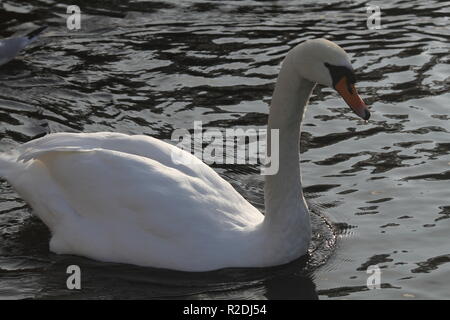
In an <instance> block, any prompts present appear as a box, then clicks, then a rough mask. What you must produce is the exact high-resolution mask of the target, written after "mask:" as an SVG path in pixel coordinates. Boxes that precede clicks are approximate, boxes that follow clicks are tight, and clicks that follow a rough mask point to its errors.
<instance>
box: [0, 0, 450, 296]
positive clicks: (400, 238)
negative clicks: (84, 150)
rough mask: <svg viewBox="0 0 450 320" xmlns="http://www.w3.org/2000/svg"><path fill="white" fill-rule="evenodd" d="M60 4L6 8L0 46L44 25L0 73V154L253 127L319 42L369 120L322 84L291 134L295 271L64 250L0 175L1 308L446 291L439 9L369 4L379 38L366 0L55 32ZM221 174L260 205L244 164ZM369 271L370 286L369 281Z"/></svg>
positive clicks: (95, 20) (136, 5) (240, 6)
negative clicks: (168, 264)
mask: <svg viewBox="0 0 450 320" xmlns="http://www.w3.org/2000/svg"><path fill="white" fill-rule="evenodd" d="M65 4H67V5H69V4H71V3H69V2H67V1H63V2H56V1H41V0H32V1H28V2H27V3H26V4H24V3H23V2H22V1H18V0H12V1H8V2H5V3H3V8H4V10H3V11H2V12H1V13H0V16H1V18H2V19H0V37H2V38H4V37H7V36H10V35H12V34H13V33H17V34H20V33H24V32H26V31H27V30H29V29H31V28H32V27H34V26H37V25H43V24H46V25H49V29H48V32H46V34H45V35H44V36H43V37H42V38H41V40H40V41H39V42H38V43H35V44H34V45H33V46H31V47H30V48H29V49H28V50H26V53H25V54H23V55H22V56H21V57H19V58H18V59H15V60H14V61H12V62H11V63H9V64H7V65H4V66H2V67H1V68H0V123H1V124H0V141H1V142H0V150H2V151H3V150H7V149H9V148H11V147H14V146H16V145H18V144H20V143H23V142H26V141H29V140H30V139H34V138H36V137H40V136H42V135H44V134H46V133H48V132H58V131H69V132H81V131H84V132H94V131H115V132H123V133H132V134H147V135H152V136H155V137H157V138H160V139H165V140H166V141H168V140H169V139H170V136H171V133H172V131H173V130H174V129H178V128H192V126H193V121H194V120H202V121H203V127H204V128H205V129H210V128H216V127H220V128H235V127H238V126H240V127H254V128H255V129H260V128H264V126H265V123H266V120H267V113H268V104H269V102H270V98H271V94H272V90H273V84H274V81H275V78H276V75H277V73H278V68H279V64H280V62H281V60H282V58H283V57H284V55H285V54H286V52H287V51H288V50H289V48H291V47H292V46H294V45H295V44H297V43H299V42H301V41H303V40H306V39H311V38H317V37H327V38H329V39H331V40H333V41H335V42H337V43H338V44H340V45H341V46H342V47H344V48H345V49H346V51H347V52H348V53H349V54H350V56H351V60H352V64H353V66H354V67H355V70H356V74H357V77H358V79H357V80H358V87H359V88H360V93H361V95H362V96H363V98H364V99H365V101H366V102H367V103H368V104H370V105H371V111H372V114H373V116H372V118H371V120H370V121H369V122H367V123H364V122H363V121H360V120H357V118H356V117H355V116H354V115H353V114H352V112H351V111H350V110H349V109H348V108H347V107H346V106H345V105H344V104H343V102H342V101H341V100H340V99H338V98H337V96H336V94H335V93H334V92H333V91H332V90H329V89H324V88H320V87H319V88H317V89H316V90H315V93H314V94H313V96H312V98H311V103H310V106H309V109H308V111H307V113H306V115H305V124H304V127H303V130H304V132H303V133H302V136H301V143H302V144H301V152H302V156H301V166H302V173H303V175H302V176H303V185H304V187H305V196H306V197H307V199H308V201H309V203H310V205H311V208H312V209H313V215H312V220H313V228H314V230H313V231H314V239H313V243H312V247H311V252H310V256H309V257H308V258H307V259H306V261H303V262H302V261H296V262H294V263H293V264H289V265H287V266H281V267H279V268H276V269H269V270H225V271H220V272H215V273H208V274H202V275H198V277H197V276H193V275H192V274H190V275H185V274H179V273H173V272H168V271H164V270H163V271H162V270H154V269H149V268H138V267H133V266H128V265H115V264H104V263H98V262H95V261H91V260H88V259H83V258H80V257H72V256H57V255H54V254H52V253H50V252H49V251H48V238H49V233H48V231H47V229H46V227H45V226H44V225H43V224H42V223H41V222H39V221H38V220H37V219H36V218H34V217H33V216H32V215H31V213H30V211H29V209H28V207H27V206H26V205H25V204H24V203H23V201H22V200H21V199H20V198H19V197H18V196H17V194H16V193H15V192H14V191H12V190H11V188H10V187H9V186H8V185H7V184H6V182H5V181H0V280H1V288H0V297H1V298H30V297H38V298H57V297H64V298H88V297H89V298H117V297H121V298H160V299H164V298H169V297H175V298H194V299H203V298H269V299H280V298H293V299H297V298H308V299H315V298H317V297H319V298H333V297H337V298H339V297H343V296H345V297H349V298H373V297H375V298H409V297H411V296H414V297H418V298H448V297H449V291H448V288H446V287H445V285H443V284H445V283H446V281H447V280H446V279H448V275H449V272H450V269H449V268H450V264H448V263H447V262H448V252H449V250H448V230H449V228H450V219H447V218H448V217H449V215H450V210H449V207H450V206H449V201H448V180H449V179H450V174H449V172H450V170H449V163H450V158H449V154H450V145H449V142H448V141H449V131H450V128H449V125H448V119H449V116H448V108H447V106H448V101H449V97H450V96H449V94H448V91H449V84H450V82H449V77H448V75H449V73H450V67H449V66H450V64H449V56H448V52H449V49H450V45H449V41H448V40H449V38H450V33H449V22H448V12H449V10H450V5H449V4H448V3H446V2H440V1H428V2H426V3H424V2H423V1H402V0H398V1H394V2H389V3H387V2H386V3H384V2H383V3H380V4H379V5H380V8H381V13H382V19H381V25H382V29H380V30H378V31H376V30H368V29H367V27H366V6H367V5H368V2H365V1H362V2H352V3H348V2H334V3H329V2H324V1H307V2H301V3H300V2H296V1H276V2H270V3H268V2H266V1H239V2H236V1H222V2H220V3H218V2H212V1H211V2H209V1H195V0H184V1H172V0H164V1H159V2H154V1H152V2H138V1H135V2H123V3H117V2H114V3H113V2H111V3H109V2H105V1H79V2H78V5H79V6H80V7H81V8H82V12H83V14H84V16H83V19H82V30H80V31H78V32H69V31H67V30H66V29H65V21H64V18H62V17H64V15H65ZM214 168H215V170H217V172H219V174H221V175H222V176H223V177H225V178H226V179H227V180H228V181H230V183H232V184H233V186H235V187H236V188H237V190H238V191H239V192H240V193H241V194H243V195H244V196H245V197H246V198H247V199H248V200H249V201H251V202H252V203H253V204H254V205H255V206H257V207H258V208H260V209H263V208H262V207H263V179H262V177H261V176H258V175H256V174H255V172H256V171H257V170H256V168H255V167H254V166H223V165H221V166H216V167H214ZM323 216H327V217H329V220H330V221H332V222H333V223H332V225H333V226H334V228H330V227H329V226H330V225H331V223H329V222H328V221H327V220H325V219H324V218H323ZM335 233H336V234H335ZM336 239H337V244H335V243H336ZM69 264H79V265H80V266H81V267H82V270H84V272H83V274H84V276H83V288H84V289H83V290H82V291H80V292H70V291H68V290H67V289H66V288H65V280H66V276H67V275H66V273H65V270H66V266H67V265H69ZM371 264H378V265H379V266H380V268H381V270H382V286H381V287H382V289H380V290H368V289H367V287H366V285H365V283H366V279H367V274H366V273H365V269H366V268H367V267H368V266H369V265H371ZM316 286H317V293H316V289H315V287H316Z"/></svg>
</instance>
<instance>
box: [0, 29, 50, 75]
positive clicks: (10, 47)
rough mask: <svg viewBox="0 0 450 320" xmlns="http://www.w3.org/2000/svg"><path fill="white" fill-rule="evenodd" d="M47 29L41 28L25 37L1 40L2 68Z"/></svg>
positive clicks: (0, 55)
mask: <svg viewBox="0 0 450 320" xmlns="http://www.w3.org/2000/svg"><path fill="white" fill-rule="evenodd" d="M46 28H47V27H46V26H44V27H40V28H38V29H36V30H33V31H31V32H30V33H28V34H27V35H25V36H23V37H13V38H8V39H3V40H0V66H1V65H3V64H5V63H8V62H9V61H11V60H12V59H14V58H15V57H16V56H17V55H18V54H19V53H20V51H21V50H22V49H24V48H25V47H26V46H28V45H29V44H30V43H32V42H33V41H34V40H36V39H37V37H38V35H39V34H40V33H41V32H42V31H44V30H45V29H46Z"/></svg>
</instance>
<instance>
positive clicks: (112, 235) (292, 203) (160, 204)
mask: <svg viewBox="0 0 450 320" xmlns="http://www.w3.org/2000/svg"><path fill="white" fill-rule="evenodd" d="M319 49H320V50H324V52H325V54H324V53H322V54H321V59H327V60H326V61H325V62H327V63H331V64H335V65H336V64H337V65H346V66H347V64H348V60H347V58H346V55H345V52H344V51H343V50H342V49H341V48H339V47H338V46H336V45H334V44H333V43H331V42H329V41H326V40H314V41H309V42H306V44H303V45H299V46H297V47H296V48H294V49H293V50H291V51H290V53H289V54H288V56H287V58H286V59H285V61H284V63H283V66H282V69H281V71H280V75H279V77H278V80H277V85H276V87H275V91H274V96H273V100H272V105H271V112H270V116H269V124H268V129H279V130H280V131H279V132H280V145H279V151H280V155H279V158H280V168H279V171H278V173H277V174H275V175H272V176H267V177H266V185H265V203H266V216H264V215H262V214H261V213H260V212H259V211H258V210H257V209H256V208H255V207H253V206H252V205H251V204H250V203H249V202H247V201H246V200H245V199H244V198H243V197H242V196H241V195H240V194H239V193H237V192H236V190H234V189H233V187H232V186H231V185H230V184H229V183H228V182H226V181H225V180H224V179H222V178H221V177H220V176H219V175H218V174H217V173H216V172H215V171H214V170H213V169H211V168H210V167H208V166H207V165H206V164H204V163H203V162H201V161H200V160H199V159H197V158H195V157H194V156H192V155H190V154H188V153H186V154H185V155H184V156H185V157H188V158H190V160H191V161H190V163H189V164H188V165H183V164H180V163H174V162H173V161H172V157H171V155H172V152H174V151H175V150H176V147H175V146H172V145H170V144H167V143H165V142H162V141H160V140H157V139H154V138H151V137H146V136H129V135H124V134H116V133H80V134H73V133H57V134H50V135H48V136H45V137H43V138H40V139H37V140H34V141H31V142H28V143H26V144H24V145H22V146H20V147H19V148H18V149H17V150H16V152H15V156H6V155H3V156H2V157H0V176H3V177H5V178H6V179H7V180H8V181H9V182H10V183H11V184H12V186H13V187H14V188H15V189H16V191H17V192H18V193H19V194H20V195H21V196H22V197H23V198H24V199H25V200H26V201H27V202H28V203H29V204H30V205H31V207H32V208H33V209H34V212H35V213H36V214H37V215H38V216H39V217H40V218H41V219H42V220H43V221H44V222H45V223H46V224H47V226H48V227H49V228H50V230H51V233H52V239H51V241H50V249H51V250H52V251H54V252H56V253H67V254H77V255H83V256H86V257H90V258H93V259H97V260H102V261H113V262H123V263H132V264H137V265H143V266H152V267H160V268H169V269H176V270H185V271H206V270H213V269H219V268H224V267H265V266H272V265H278V264H283V263H287V262H289V261H292V260H293V259H295V258H298V257H300V256H301V255H303V254H305V253H306V252H307V250H308V245H309V241H310V238H311V227H310V222H309V212H308V208H307V205H306V203H305V201H304V198H303V195H302V188H301V180H300V169H299V134H300V123H301V120H302V117H303V112H304V108H305V106H306V103H307V100H308V98H309V95H310V94H311V91H312V89H313V88H314V85H315V84H314V82H315V81H319V82H321V83H323V82H324V81H325V82H326V81H328V82H329V83H324V84H329V85H330V84H331V82H332V80H330V79H331V77H330V76H329V78H330V79H326V80H323V79H316V78H314V77H313V78H312V79H311V78H309V76H303V75H302V74H301V73H299V71H298V70H297V68H298V67H300V68H301V67H302V66H298V65H297V64H298V63H299V61H301V59H313V57H310V56H311V55H312V54H314V52H311V51H314V50H316V51H317V50H319ZM316 56H317V52H316ZM324 56H325V57H324ZM314 58H317V57H314ZM299 59H300V60H299ZM307 63H312V62H311V61H308V62H307ZM323 68H324V70H326V68H325V67H323ZM308 79H309V80H308ZM324 79H325V78H324ZM333 82H334V80H333ZM355 94H356V92H355ZM268 145H270V143H268ZM177 152H183V153H184V151H180V150H177Z"/></svg>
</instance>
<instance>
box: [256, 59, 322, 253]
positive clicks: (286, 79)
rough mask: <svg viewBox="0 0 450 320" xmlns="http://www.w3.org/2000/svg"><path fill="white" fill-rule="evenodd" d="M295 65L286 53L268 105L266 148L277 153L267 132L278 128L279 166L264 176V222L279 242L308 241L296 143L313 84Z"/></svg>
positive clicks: (309, 231) (308, 234)
mask: <svg viewBox="0 0 450 320" xmlns="http://www.w3.org/2000/svg"><path fill="white" fill-rule="evenodd" d="M294 67H295V66H294V65H293V62H292V61H291V57H290V56H289V55H288V56H287V57H286V59H285V61H284V62H283V64H282V67H281V71H280V73H279V75H278V79H277V83H276V86H275V90H274V93H273V97H272V103H271V107H270V114H269V121H268V127H267V133H268V135H267V150H268V154H269V155H270V156H271V157H272V158H273V157H274V156H275V157H276V155H272V154H271V135H270V132H271V129H278V130H279V170H278V172H277V173H276V174H274V175H267V176H266V181H265V190H264V193H265V206H266V218H265V221H264V224H265V225H266V227H267V228H268V229H269V232H270V233H271V234H272V235H273V236H274V237H278V238H279V240H280V241H281V242H284V243H286V241H287V242H289V243H291V245H292V244H293V243H297V244H299V243H303V244H306V245H308V244H309V240H310V238H311V226H310V217H309V211H308V207H307V205H306V202H305V200H304V198H303V193H302V184H301V177H300V161H299V160H300V159H299V152H300V145H299V143H300V128H301V122H302V120H303V114H304V111H305V107H306V104H307V103H308V99H309V96H310V95H311V92H312V90H313V88H314V85H315V84H314V83H312V82H310V81H308V80H306V79H303V78H301V77H300V75H299V74H298V72H296V70H295V68H294ZM303 249H304V248H303ZM299 250H301V249H299Z"/></svg>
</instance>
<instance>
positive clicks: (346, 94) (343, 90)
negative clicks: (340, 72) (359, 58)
mask: <svg viewBox="0 0 450 320" xmlns="http://www.w3.org/2000/svg"><path fill="white" fill-rule="evenodd" d="M334 88H335V89H336V91H337V92H339V94H340V95H341V97H342V98H343V99H344V100H345V102H347V104H348V106H349V107H350V108H352V110H353V112H355V113H356V114H357V115H358V116H360V117H361V118H363V119H364V120H369V118H370V112H369V109H368V108H367V105H366V104H365V103H364V101H363V100H362V99H361V97H360V96H359V95H358V92H357V91H356V88H355V86H354V85H353V84H349V83H348V80H347V77H345V76H344V77H342V79H341V80H339V82H338V83H336V85H335V86H334Z"/></svg>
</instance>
